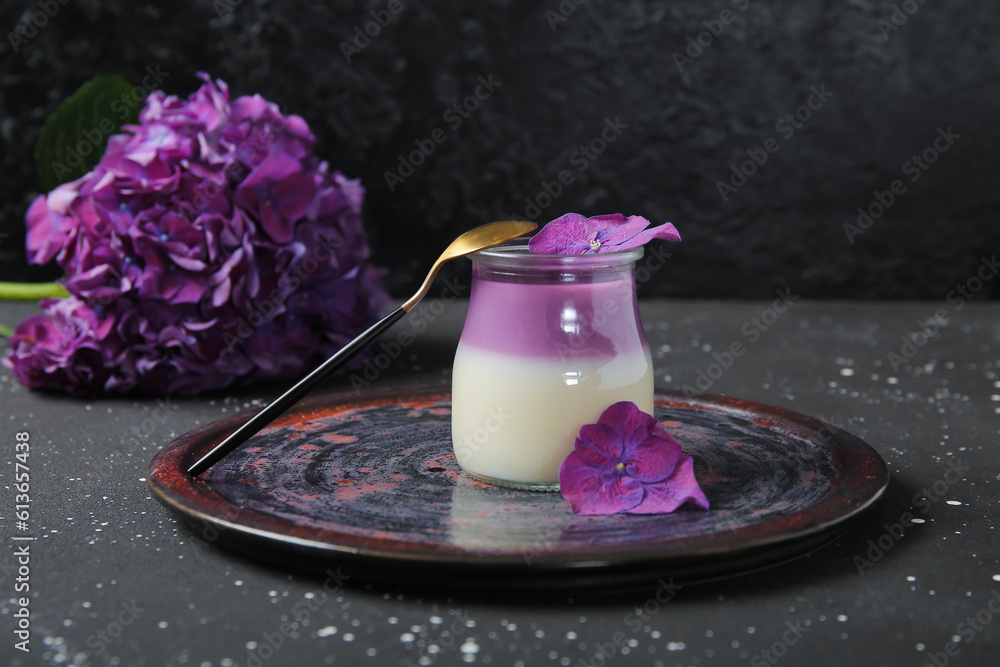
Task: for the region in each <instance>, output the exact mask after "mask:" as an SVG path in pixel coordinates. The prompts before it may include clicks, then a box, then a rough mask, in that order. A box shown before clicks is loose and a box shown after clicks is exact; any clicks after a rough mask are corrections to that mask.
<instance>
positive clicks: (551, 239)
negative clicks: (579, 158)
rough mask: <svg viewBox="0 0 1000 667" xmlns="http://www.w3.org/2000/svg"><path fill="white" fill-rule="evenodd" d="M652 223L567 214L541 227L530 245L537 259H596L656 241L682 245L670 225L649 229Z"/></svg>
mask: <svg viewBox="0 0 1000 667" xmlns="http://www.w3.org/2000/svg"><path fill="white" fill-rule="evenodd" d="M649 225H650V222H649V220H647V219H646V218H644V217H642V216H640V215H630V216H628V217H627V218H626V217H625V216H624V215H622V214H621V213H614V214H612V215H597V216H594V217H593V218H587V217H585V216H582V215H580V214H579V213H567V214H566V215H564V216H562V217H559V218H556V219H555V220H553V221H552V222H550V223H548V224H547V225H545V226H544V227H542V229H541V231H539V232H538V233H537V234H535V235H534V236H533V237H531V240H530V241H528V250H530V251H531V252H532V253H534V254H536V255H593V254H596V253H599V252H616V251H618V250H627V249H629V248H638V247H640V246H642V245H645V244H646V243H648V242H650V241H652V240H653V239H665V240H667V241H680V240H681V235H680V234H678V233H677V229H676V228H675V227H674V226H673V225H672V224H671V223H669V222H667V223H664V224H662V225H660V226H659V227H653V228H652V229H646V228H647V227H649Z"/></svg>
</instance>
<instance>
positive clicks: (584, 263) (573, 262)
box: [468, 239, 643, 269]
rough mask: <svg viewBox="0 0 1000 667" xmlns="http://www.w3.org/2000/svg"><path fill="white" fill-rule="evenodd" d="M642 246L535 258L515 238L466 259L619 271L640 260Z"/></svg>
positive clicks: (508, 264)
mask: <svg viewBox="0 0 1000 667" xmlns="http://www.w3.org/2000/svg"><path fill="white" fill-rule="evenodd" d="M642 256H643V249H642V246H639V247H638V248H629V249H628V250H616V251H615V252H602V253H595V254H593V255H536V254H534V253H532V252H531V251H529V250H528V239H514V240H513V241H507V242H506V243H502V244H500V245H497V246H493V247H492V248H487V249H486V250H478V251H476V252H474V253H471V254H470V255H469V256H468V257H469V259H471V260H472V261H473V262H475V263H476V264H480V265H484V266H496V267H509V268H523V269H529V268H537V269H545V268H574V269H584V268H586V269H599V268H622V267H626V266H630V265H632V264H635V263H636V262H637V261H639V260H640V259H642Z"/></svg>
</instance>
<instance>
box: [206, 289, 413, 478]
mask: <svg viewBox="0 0 1000 667" xmlns="http://www.w3.org/2000/svg"><path fill="white" fill-rule="evenodd" d="M405 314H406V311H405V310H403V309H402V308H397V309H396V310H394V311H392V312H391V313H389V314H388V315H386V316H385V317H383V318H382V319H381V320H379V321H378V322H376V323H375V324H373V325H372V326H371V327H369V328H368V330H367V331H365V332H364V333H362V334H361V335H360V336H358V337H357V338H355V339H354V340H352V341H351V342H350V343H348V344H347V345H345V346H344V347H343V348H342V349H341V350H340V351H339V352H337V353H336V354H335V355H333V356H332V357H330V358H329V359H327V360H326V361H324V362H323V363H322V364H321V365H320V366H318V367H317V368H316V370H314V371H313V372H312V373H310V374H309V375H307V376H305V377H304V378H302V379H301V380H299V381H298V383H296V384H295V386H294V387H292V388H291V389H289V390H288V391H286V392H285V393H284V394H282V395H281V396H279V397H278V398H276V399H275V400H274V401H273V402H271V404H270V405H268V406H267V407H266V408H264V409H263V410H261V411H260V412H258V413H257V414H256V415H254V416H253V417H252V418H251V419H250V420H249V421H248V422H247V423H245V424H243V426H241V427H239V428H238V429H236V430H235V431H233V432H232V433H231V434H230V435H229V436H228V437H227V438H226V439H225V440H223V441H222V442H220V443H219V444H217V445H216V446H215V447H213V448H212V450H211V451H210V452H208V453H207V454H205V455H204V456H202V457H201V458H200V459H198V461H197V462H196V463H195V464H194V465H193V466H191V467H190V468H188V474H190V475H193V476H195V477H197V476H198V475H200V474H201V473H203V472H205V471H206V470H208V469H209V468H211V467H212V466H213V465H215V464H216V463H218V462H219V461H220V460H221V459H222V458H223V457H224V456H225V455H226V454H228V453H229V452H231V451H233V450H234V449H236V448H237V447H239V446H240V445H242V444H243V443H244V442H246V441H247V440H249V439H250V438H252V437H253V436H254V435H256V434H257V432H258V431H260V430H261V429H262V428H264V427H265V426H267V425H268V424H270V423H271V422H273V421H274V420H275V419H277V418H278V417H279V416H280V415H281V414H282V413H283V412H285V410H287V409H288V408H290V407H292V405H294V404H295V403H296V402H297V401H298V400H299V399H300V398H302V397H303V396H305V395H306V394H307V393H309V391H310V390H311V389H313V388H314V387H315V386H316V385H318V384H319V383H320V382H322V381H323V380H325V379H326V378H327V377H329V376H330V375H332V374H333V373H334V372H336V371H337V370H339V369H340V367H342V366H343V365H344V364H346V363H347V362H348V361H350V360H351V359H353V358H354V357H355V356H357V354H358V353H359V352H361V351H362V350H363V349H365V348H366V347H368V345H370V344H371V343H372V342H373V341H374V340H375V339H376V338H378V337H379V336H380V335H381V334H382V333H383V332H385V330H386V329H388V328H389V327H391V326H392V325H393V324H395V323H396V322H398V321H399V319H400V318H401V317H402V316H403V315H405Z"/></svg>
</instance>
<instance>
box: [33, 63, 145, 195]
mask: <svg viewBox="0 0 1000 667" xmlns="http://www.w3.org/2000/svg"><path fill="white" fill-rule="evenodd" d="M141 106H142V105H140V104H136V103H135V100H134V98H133V96H132V86H131V84H129V82H128V81H126V80H125V79H124V78H122V77H120V76H117V75H114V74H102V75H99V76H95V77H94V78H93V79H91V80H90V81H87V82H86V83H85V84H83V85H82V86H80V88H79V89H78V90H77V91H76V92H75V93H73V94H72V95H70V96H69V97H68V98H67V99H66V101H65V102H63V103H62V104H60V105H59V108H58V109H57V110H56V111H55V112H54V113H53V114H52V115H51V116H49V117H48V118H47V119H46V121H45V124H44V125H42V129H41V130H40V131H39V133H38V141H37V142H36V143H35V168H36V169H37V170H38V178H39V179H40V180H41V183H42V188H43V189H44V190H45V191H46V192H49V191H51V190H52V189H54V188H55V187H56V186H58V185H60V184H62V183H67V182H69V181H72V180H75V179H77V178H80V177H81V176H83V175H84V174H86V173H87V172H88V171H90V170H91V169H93V168H94V165H96V164H97V163H98V162H99V161H100V159H101V156H102V155H104V150H105V148H106V147H107V145H108V138H109V137H110V136H111V135H113V134H116V133H117V132H118V130H119V129H120V128H121V126H122V125H127V124H132V123H136V122H137V121H138V120H139V109H140V107H141Z"/></svg>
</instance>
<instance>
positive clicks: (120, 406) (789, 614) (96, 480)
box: [0, 301, 1000, 667]
mask: <svg viewBox="0 0 1000 667" xmlns="http://www.w3.org/2000/svg"><path fill="white" fill-rule="evenodd" d="M768 308H770V304H767V303H757V302H741V303H717V302H677V301H654V302H645V303H643V305H642V310H643V316H644V321H645V323H646V327H647V337H648V339H649V342H650V347H651V348H652V349H653V351H654V357H655V359H656V363H657V366H658V372H657V387H658V388H662V389H666V388H671V387H672V388H680V387H681V386H683V385H684V384H692V385H694V384H695V383H696V382H697V381H698V380H699V377H700V373H704V374H705V377H706V378H708V377H709V376H710V375H711V376H718V377H717V379H714V380H711V382H712V385H711V387H709V388H708V391H710V392H712V393H722V394H726V395H733V396H741V397H744V398H748V399H751V400H756V401H760V402H763V403H770V404H773V405H778V406H783V407H787V408H789V409H792V410H797V411H800V412H803V413H806V414H809V415H812V416H815V417H818V418H821V419H824V420H826V421H829V422H831V423H833V424H836V425H838V426H840V427H842V428H845V429H847V430H848V431H851V432H853V433H855V434H856V435H858V436H860V437H861V438H863V439H865V440H866V441H867V442H869V443H870V444H871V445H872V446H874V447H875V448H876V449H877V450H879V451H880V452H881V453H882V455H883V456H884V457H885V459H886V460H887V461H888V462H889V467H890V470H891V473H892V480H891V482H890V486H889V490H888V491H887V493H886V496H885V497H884V498H883V499H882V501H880V502H879V504H878V505H877V506H876V507H875V508H873V510H872V511H870V512H869V513H868V514H867V515H865V516H863V517H861V518H860V519H859V520H858V521H856V522H854V523H853V524H852V525H851V528H850V530H849V531H848V532H847V533H846V534H845V535H844V536H843V537H841V538H840V539H839V540H838V541H836V542H835V543H833V544H831V545H829V546H827V547H825V548H823V549H821V550H819V551H817V552H815V553H813V554H812V555H811V556H808V557H805V558H801V559H799V560H796V561H793V562H790V563H786V564H784V565H781V566H778V567H774V568H772V569H768V570H765V571H761V572H757V573H754V574H749V575H744V576H742V577H739V578H735V579H727V580H722V581H716V582H712V583H704V584H698V585H688V586H684V587H683V588H681V589H679V590H672V591H665V590H662V589H661V590H657V589H655V588H654V589H651V590H648V591H641V592H631V593H624V594H617V595H614V596H603V597H598V598H593V597H586V596H577V597H575V598H571V599H567V598H564V597H559V598H550V599H540V598H537V597H533V596H530V595H527V594H523V595H511V596H507V597H496V596H492V595H491V596H485V595H473V594H463V593H462V592H461V591H458V592H447V593H445V592H441V591H437V590H435V589H434V587H433V582H427V581H422V582H417V583H420V584H422V585H423V588H421V589H419V590H417V589H396V588H384V587H381V586H379V585H371V584H366V583H363V582H360V581H358V580H357V578H354V579H348V580H346V581H343V582H340V583H342V586H341V587H339V588H338V582H337V581H331V580H330V579H327V580H326V581H324V579H323V578H322V577H314V576H306V575H302V574H296V573H290V572H286V571H282V570H280V569H273V568H268V567H265V566H262V565H259V564H257V563H256V562H253V561H251V560H247V559H244V558H242V557H240V556H238V555H234V554H233V553H231V552H229V551H224V550H222V549H219V548H217V547H215V546H212V545H210V544H206V543H205V542H204V541H203V540H202V539H200V538H199V536H196V535H195V534H193V533H192V532H191V531H189V530H188V529H187V528H186V527H184V526H183V525H181V524H179V523H178V522H177V520H176V519H175V518H174V517H173V516H172V515H171V514H170V513H169V512H168V511H167V510H166V509H165V508H163V507H161V506H160V505H159V504H158V503H157V502H156V501H154V500H153V499H152V498H151V496H150V492H149V489H148V487H147V486H146V483H145V480H144V474H145V470H146V465H147V463H148V461H149V459H150V458H151V457H152V456H153V454H154V453H155V452H156V451H157V449H158V448H159V447H160V446H161V445H163V444H164V443H166V442H168V441H170V440H171V439H172V438H174V437H175V436H177V435H180V434H182V433H184V432H186V431H188V430H190V429H192V428H194V427H195V426H198V425H199V424H205V423H207V422H209V421H211V420H213V419H215V418H218V417H220V416H223V415H226V414H232V413H233V412H234V411H243V410H247V409H248V408H250V407H251V406H253V405H258V404H261V403H263V402H266V401H267V400H269V399H270V398H273V397H274V396H275V395H276V394H277V393H278V392H279V390H280V387H276V386H275V387H258V388H255V389H253V390H241V391H238V392H234V393H232V394H218V395H213V396H205V397H203V398H201V399H200V400H177V399H169V400H166V399H163V400H155V399H148V400H146V399H144V400H134V399H127V400H120V399H116V400H101V401H84V400H79V399H74V398H67V397H63V396H54V395H42V394H35V393H29V392H27V391H25V390H24V389H23V388H21V387H20V386H17V385H16V384H15V383H14V382H13V380H12V378H11V376H10V374H9V373H8V372H7V371H6V370H3V371H0V425H2V428H0V443H2V446H3V453H4V456H3V461H2V465H0V480H2V484H3V494H2V499H3V500H2V504H0V530H2V533H3V534H2V538H3V540H4V543H5V545H6V546H5V548H4V549H3V550H2V551H0V591H2V594H0V614H2V619H3V620H2V626H3V632H2V633H0V658H2V659H3V660H2V662H3V663H4V664H8V663H10V664H14V665H41V664H44V665H48V664H53V665H55V664H75V665H87V664H90V665H104V664H108V665H181V664H185V665H200V666H211V667H218V666H228V665H234V666H235V665H240V666H243V665H250V666H255V665H261V664H272V665H306V664H308V665H321V664H337V665H351V666H354V665H378V666H382V665H430V664H440V665H450V664H466V663H470V664H484V665H486V664H493V665H504V666H507V665H519V666H526V665H572V666H574V667H577V666H580V667H582V666H584V665H591V666H595V667H596V666H599V665H604V664H610V665H615V664H621V665H661V666H663V667H667V666H673V665H716V664H719V665H729V664H750V665H754V666H760V665H772V664H777V663H783V664H788V665H797V664H811V665H820V664H824V665H844V664H849V663H850V661H849V660H848V659H847V656H852V657H854V658H855V659H856V664H866V665H924V664H937V665H942V664H945V663H947V664H951V665H993V664H996V663H995V660H996V656H997V654H998V651H1000V621H998V620H996V619H997V617H998V615H1000V550H998V548H997V547H998V545H1000V536H998V534H997V532H996V529H995V526H996V522H997V513H998V510H1000V507H998V501H1000V475H998V473H1000V450H998V445H997V434H998V431H1000V305H983V304H977V303H975V302H973V303H968V304H965V307H963V308H962V309H961V310H960V311H959V310H956V309H955V306H954V305H952V304H949V303H946V302H940V303H931V302H926V303H909V304H890V303H816V302H813V303H806V302H804V301H798V302H795V303H794V305H793V306H792V307H791V308H790V309H789V310H788V311H787V312H785V313H783V314H780V315H778V314H776V313H774V312H768ZM938 309H944V310H945V311H946V313H947V315H948V317H949V318H950V320H949V323H948V325H947V326H945V327H943V328H942V329H941V331H940V333H939V334H938V335H937V336H935V337H934V338H932V339H931V340H929V341H926V342H925V344H923V345H920V346H917V345H915V346H914V347H913V348H912V349H907V350H903V349H902V348H903V341H901V339H900V337H901V336H905V335H907V334H909V333H911V332H914V331H919V329H920V325H919V324H918V320H919V321H921V322H924V321H926V320H927V319H928V318H930V317H933V316H934V315H935V313H936V311H937V310H938ZM32 310H33V309H32V308H30V307H27V306H19V307H15V306H10V305H7V306H3V307H0V322H3V323H7V324H10V323H14V322H15V321H17V320H19V319H20V318H22V317H23V316H25V315H27V314H28V313H30V312H32ZM463 317H464V306H462V305H461V304H453V305H448V306H446V307H444V310H443V312H441V314H440V315H439V316H437V317H436V318H435V320H434V322H433V323H432V325H431V326H430V327H429V328H428V329H427V331H426V332H424V333H422V334H420V335H419V336H417V337H416V342H415V343H414V344H413V345H412V346H411V347H409V348H408V349H407V350H406V354H404V355H403V357H404V358H401V359H400V360H399V361H397V362H396V363H395V364H394V365H393V366H392V367H391V368H390V369H389V371H388V372H386V373H385V374H384V375H383V376H382V377H381V378H379V380H378V381H377V384H392V383H397V384H398V383H410V382H413V383H417V382H420V383H426V382H432V383H436V382H440V383H447V382H448V381H449V364H450V355H451V354H452V352H453V350H454V345H455V341H456V340H457V336H458V332H459V330H460V327H461V322H462V320H463ZM753 318H757V319H756V320H754V319H753ZM400 326H401V327H406V326H407V324H406V323H403V324H401V325H400ZM765 327H766V330H765ZM390 335H395V334H394V333H393V334H390ZM918 338H919V337H918ZM735 341H739V342H741V343H742V344H743V345H744V347H745V349H746V352H745V353H744V354H743V355H742V356H740V357H737V358H736V359H735V360H734V361H733V363H732V364H731V366H730V367H729V368H728V369H726V370H724V371H723V372H722V373H721V375H720V374H719V373H718V372H717V369H712V368H711V366H712V364H713V363H715V362H716V360H715V359H714V358H713V353H716V352H718V351H719V350H722V349H726V348H729V347H730V345H731V344H732V343H733V342H735ZM918 342H922V341H919V340H918ZM890 353H894V354H897V355H900V356H901V357H904V358H905V356H906V355H907V354H908V355H909V356H910V357H912V358H911V359H910V360H909V361H908V362H907V363H903V364H900V365H899V366H898V368H897V369H895V370H894V369H893V368H892V365H891V363H892V360H893V359H891V358H890V357H889V356H888V355H890ZM705 384H706V381H705V380H702V385H703V388H705V387H704V385H705ZM349 386H350V385H349V384H348V383H347V381H346V380H345V379H343V378H340V379H338V380H336V381H334V382H331V383H330V385H329V389H331V390H337V389H344V388H349ZM22 430H26V431H28V432H29V433H30V434H31V442H32V453H31V467H32V475H33V477H32V482H33V484H32V498H33V505H32V507H33V512H32V516H31V526H30V532H31V533H32V534H34V535H35V536H36V537H37V538H38V540H37V541H36V542H35V543H33V544H32V547H31V562H30V569H31V572H30V586H31V591H30V595H31V601H30V604H29V608H30V610H31V644H30V647H31V653H30V654H24V653H21V652H20V651H17V650H15V649H14V646H13V645H14V642H15V641H17V639H16V638H15V636H14V635H13V629H14V628H15V626H16V619H15V618H14V616H13V615H14V612H15V611H16V610H17V609H18V608H19V605H18V604H17V602H16V601H15V600H14V598H15V597H20V594H18V593H15V586H16V585H17V581H16V580H17V578H18V573H17V560H16V556H15V553H14V550H15V546H16V544H17V543H15V542H13V541H12V540H11V537H12V536H13V535H15V534H19V533H17V531H15V529H14V526H13V525H12V524H13V521H14V517H13V505H14V503H15V499H14V490H13V489H12V479H11V478H12V473H13V469H14V463H13V462H14V440H15V433H16V432H18V431H22ZM911 518H912V519H914V520H915V521H912V522H911V521H910V519H911ZM894 524H900V525H901V526H902V527H903V529H902V530H900V528H899V527H897V526H895V525H894ZM342 574H349V573H346V572H345V573H342ZM324 588H325V589H326V590H324ZM662 600H668V602H665V603H664V602H662Z"/></svg>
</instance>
